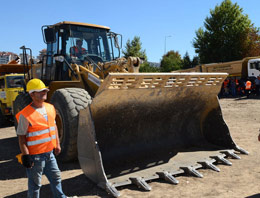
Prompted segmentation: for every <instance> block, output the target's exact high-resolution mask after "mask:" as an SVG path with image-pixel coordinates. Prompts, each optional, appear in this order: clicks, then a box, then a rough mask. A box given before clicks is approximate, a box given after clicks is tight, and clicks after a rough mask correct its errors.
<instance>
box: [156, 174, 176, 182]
mask: <svg viewBox="0 0 260 198" xmlns="http://www.w3.org/2000/svg"><path fill="white" fill-rule="evenodd" d="M156 174H157V175H159V177H160V178H162V179H164V180H165V181H167V182H169V183H171V184H178V183H179V181H178V180H177V179H176V178H175V177H173V176H172V175H171V174H170V173H169V172H167V171H163V172H157V173H156Z"/></svg>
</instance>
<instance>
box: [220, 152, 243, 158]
mask: <svg viewBox="0 0 260 198" xmlns="http://www.w3.org/2000/svg"><path fill="white" fill-rule="evenodd" d="M221 153H224V154H225V155H226V156H227V157H231V158H233V159H241V157H239V156H238V155H237V154H235V153H234V152H232V151H223V152H221Z"/></svg>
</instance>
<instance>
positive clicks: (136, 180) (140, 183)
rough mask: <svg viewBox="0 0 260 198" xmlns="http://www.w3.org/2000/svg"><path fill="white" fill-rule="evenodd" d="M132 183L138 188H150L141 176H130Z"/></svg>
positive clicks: (148, 189) (147, 189)
mask: <svg viewBox="0 0 260 198" xmlns="http://www.w3.org/2000/svg"><path fill="white" fill-rule="evenodd" d="M130 180H131V181H132V183H133V184H135V185H137V187H138V188H142V189H143V190H146V191H150V190H152V188H151V186H149V184H147V183H146V181H145V180H144V179H143V178H141V177H135V178H130Z"/></svg>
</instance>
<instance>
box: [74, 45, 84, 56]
mask: <svg viewBox="0 0 260 198" xmlns="http://www.w3.org/2000/svg"><path fill="white" fill-rule="evenodd" d="M73 49H74V54H73V55H75V56H76V55H77V54H79V49H78V48H77V47H76V46H73ZM86 51H87V50H86V49H85V48H84V47H82V48H81V52H86Z"/></svg>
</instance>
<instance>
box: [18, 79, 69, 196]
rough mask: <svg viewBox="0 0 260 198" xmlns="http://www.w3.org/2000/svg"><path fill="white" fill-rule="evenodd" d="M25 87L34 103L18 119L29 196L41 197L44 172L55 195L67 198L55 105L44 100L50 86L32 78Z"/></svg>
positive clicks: (20, 113)
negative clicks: (63, 180) (60, 162)
mask: <svg viewBox="0 0 260 198" xmlns="http://www.w3.org/2000/svg"><path fill="white" fill-rule="evenodd" d="M26 89H27V92H29V94H30V96H31V98H32V103H31V104H29V105H28V106H26V107H25V108H24V109H22V110H21V111H20V112H19V113H17V114H16V119H17V121H18V126H17V135H18V139H19V146H20V150H21V152H22V164H23V166H24V167H25V168H26V173H27V177H28V193H27V197H28V198H35V197H37V198H38V197H40V188H41V178H42V175H43V174H45V175H46V176H47V178H48V180H49V182H50V186H51V190H52V193H53V197H59V198H67V196H66V195H64V193H63V191H62V186H61V174H60V170H59V168H58V165H57V161H56V159H55V156H54V154H55V155H58V154H59V153H60V152H61V147H60V142H59V136H58V132H57V127H56V123H55V117H56V111H55V108H54V106H53V105H51V104H49V103H46V102H44V101H45V100H46V99H47V92H48V91H49V89H48V88H47V87H46V86H45V84H44V83H43V82H42V81H41V80H39V79H32V80H30V81H29V82H28V83H27V86H26ZM53 151H54V154H53Z"/></svg>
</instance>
